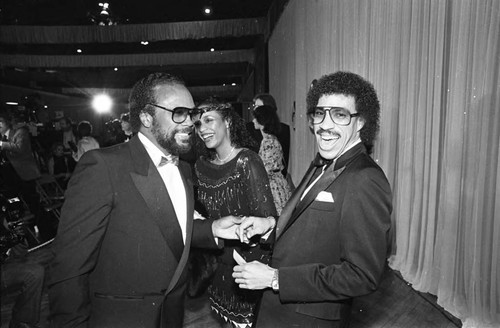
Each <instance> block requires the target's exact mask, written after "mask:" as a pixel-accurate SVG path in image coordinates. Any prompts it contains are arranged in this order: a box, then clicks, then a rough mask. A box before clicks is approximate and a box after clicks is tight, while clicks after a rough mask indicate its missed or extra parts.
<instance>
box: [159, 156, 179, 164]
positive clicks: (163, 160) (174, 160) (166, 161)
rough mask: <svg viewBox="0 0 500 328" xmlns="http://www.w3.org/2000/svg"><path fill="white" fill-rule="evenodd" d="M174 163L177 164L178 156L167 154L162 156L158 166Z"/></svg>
mask: <svg viewBox="0 0 500 328" xmlns="http://www.w3.org/2000/svg"><path fill="white" fill-rule="evenodd" d="M169 163H170V164H174V165H175V166H177V165H179V156H174V155H168V156H166V157H165V156H162V157H161V161H160V164H158V166H159V167H161V166H163V165H167V164H169Z"/></svg>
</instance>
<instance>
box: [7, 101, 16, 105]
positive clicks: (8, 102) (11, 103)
mask: <svg viewBox="0 0 500 328" xmlns="http://www.w3.org/2000/svg"><path fill="white" fill-rule="evenodd" d="M5 104H6V105H11V106H17V105H19V104H18V103H16V102H14V101H7V102H6V103H5Z"/></svg>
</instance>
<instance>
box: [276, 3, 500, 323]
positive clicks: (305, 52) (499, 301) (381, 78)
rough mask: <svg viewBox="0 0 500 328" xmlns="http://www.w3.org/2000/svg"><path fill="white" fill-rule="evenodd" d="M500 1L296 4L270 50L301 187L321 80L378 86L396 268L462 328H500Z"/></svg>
mask: <svg viewBox="0 0 500 328" xmlns="http://www.w3.org/2000/svg"><path fill="white" fill-rule="evenodd" d="M499 40H500V1H498V0H481V1H478V0H413V1H412V0H399V1H398V0H377V1H371V0H307V1H304V0H291V1H290V2H289V3H288V5H287V7H286V8H285V10H284V13H283V15H282V16H281V18H280V21H279V22H278V24H277V26H276V28H275V30H274V32H273V34H272V36H271V38H270V41H269V76H270V92H271V93H272V94H273V95H274V96H275V97H276V100H277V102H278V107H279V113H280V117H281V118H282V120H283V121H284V122H286V123H289V124H290V125H291V126H292V140H291V142H292V146H291V159H290V161H291V162H290V169H291V172H292V177H293V179H294V181H295V182H296V183H297V182H298V181H299V179H300V178H301V176H302V175H303V174H304V172H305V169H306V168H307V166H308V164H309V159H312V157H313V155H314V152H315V149H316V148H315V145H314V138H313V136H312V134H311V133H310V132H309V130H308V127H307V124H306V117H305V96H306V92H307V90H308V88H309V86H310V84H311V81H312V80H313V79H316V78H319V77H320V76H321V75H324V74H328V73H332V72H335V71H338V70H348V71H352V72H355V73H358V74H360V75H362V76H364V77H365V78H367V79H368V80H369V81H371V82H372V83H373V84H374V86H375V89H376V90H377V92H378V94H379V98H380V102H381V107H382V115H381V130H380V134H379V138H378V141H377V142H376V145H375V149H374V154H373V157H374V158H375V160H376V161H377V162H378V163H379V165H380V166H381V167H382V168H383V169H384V171H385V172H386V174H387V176H388V178H389V181H390V182H391V185H392V188H393V192H394V200H393V203H394V213H393V220H394V227H395V229H394V231H393V234H394V237H395V250H394V251H393V254H394V255H393V256H392V257H391V259H390V265H391V267H392V268H394V269H396V270H399V271H400V272H401V274H402V275H403V277H404V278H405V279H406V280H407V281H409V282H410V283H411V284H413V287H414V288H415V289H417V290H419V291H422V292H429V293H432V294H434V295H437V297H438V303H439V304H440V305H441V306H443V307H444V308H445V309H446V310H448V311H449V312H451V313H452V314H453V315H455V316H457V317H458V318H460V319H461V320H462V321H463V326H464V327H499V326H500V169H499V160H500V41H499Z"/></svg>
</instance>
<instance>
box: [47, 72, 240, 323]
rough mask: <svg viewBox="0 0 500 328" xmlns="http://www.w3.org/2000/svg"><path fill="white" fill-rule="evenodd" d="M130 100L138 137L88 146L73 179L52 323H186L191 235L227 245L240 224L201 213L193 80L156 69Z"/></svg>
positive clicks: (54, 277) (52, 280)
mask: <svg viewBox="0 0 500 328" xmlns="http://www.w3.org/2000/svg"><path fill="white" fill-rule="evenodd" d="M129 106H130V122H131V124H132V127H133V129H134V131H136V132H138V133H137V135H135V136H134V137H132V139H131V140H130V141H129V142H127V143H122V144H118V145H115V146H112V147H109V148H104V149H99V150H91V151H89V152H86V153H85V154H84V155H83V156H82V158H81V159H80V161H79V162H78V165H77V167H76V169H75V171H74V173H73V176H72V178H71V180H70V182H69V185H68V189H67V191H66V201H65V203H64V206H63V208H62V213H61V221H60V224H59V230H58V234H57V236H56V238H55V241H54V244H53V250H54V253H55V254H54V256H55V258H54V260H53V262H52V263H51V266H50V270H49V299H50V311H51V326H52V327H92V328H98V327H121V328H124V327H134V328H135V327H146V328H152V327H181V326H182V320H183V313H184V309H183V303H184V295H185V288H186V278H187V274H186V271H187V270H186V261H187V258H188V254H189V248H190V245H191V243H193V244H195V245H197V246H199V247H213V248H215V247H218V246H217V243H216V239H215V238H214V237H221V238H225V237H226V236H224V231H226V230H230V229H231V227H230V226H231V224H232V222H229V221H224V220H223V219H222V220H220V221H215V223H214V224H213V225H212V224H210V222H206V221H204V220H193V207H194V196H193V189H192V177H191V170H190V167H189V165H188V164H187V163H185V162H183V161H180V162H179V161H178V155H179V154H180V153H182V152H185V151H187V150H188V149H189V148H190V144H189V140H190V136H191V134H192V133H193V122H192V121H191V117H190V114H191V109H192V108H193V107H194V102H193V98H192V97H191V94H190V93H189V91H188V90H187V88H186V87H185V86H184V84H183V82H182V81H181V80H180V79H179V78H177V77H175V76H172V75H169V74H164V73H154V74H151V75H149V76H147V77H145V78H143V79H142V80H140V81H139V82H137V83H136V84H135V86H134V87H133V89H132V91H131V95H130V99H129ZM194 221H196V223H195V222H194ZM224 222H229V225H228V226H227V227H223V226H222V224H223V223H224ZM224 228H227V229H226V230H225V229H224ZM230 234H231V235H232V234H234V228H233V230H232V232H231V233H230Z"/></svg>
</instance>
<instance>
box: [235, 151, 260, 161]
mask: <svg viewBox="0 0 500 328" xmlns="http://www.w3.org/2000/svg"><path fill="white" fill-rule="evenodd" d="M237 158H238V160H243V161H261V159H260V156H259V154H257V153H256V152H254V151H253V150H250V149H248V148H243V149H241V150H240V152H239V153H238V155H237Z"/></svg>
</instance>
